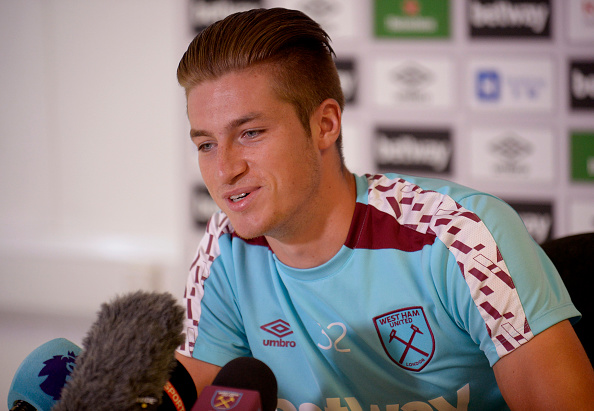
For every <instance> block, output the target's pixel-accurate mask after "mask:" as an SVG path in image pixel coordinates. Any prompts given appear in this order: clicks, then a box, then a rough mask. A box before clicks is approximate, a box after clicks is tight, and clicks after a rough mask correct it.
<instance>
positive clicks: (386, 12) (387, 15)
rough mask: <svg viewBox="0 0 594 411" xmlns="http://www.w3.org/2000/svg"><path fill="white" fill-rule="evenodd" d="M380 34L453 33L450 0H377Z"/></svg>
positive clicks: (441, 35)
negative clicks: (451, 31)
mask: <svg viewBox="0 0 594 411" xmlns="http://www.w3.org/2000/svg"><path fill="white" fill-rule="evenodd" d="M374 24H375V35H376V36H377V37H403V38H446V37H449V36H450V1H449V0H375V22H374Z"/></svg>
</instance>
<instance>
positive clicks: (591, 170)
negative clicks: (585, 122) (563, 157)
mask: <svg viewBox="0 0 594 411" xmlns="http://www.w3.org/2000/svg"><path fill="white" fill-rule="evenodd" d="M570 140H571V141H570V145H571V179H572V180H573V181H582V182H594V130H593V131H589V132H577V131H575V132H572V133H571V137H570Z"/></svg>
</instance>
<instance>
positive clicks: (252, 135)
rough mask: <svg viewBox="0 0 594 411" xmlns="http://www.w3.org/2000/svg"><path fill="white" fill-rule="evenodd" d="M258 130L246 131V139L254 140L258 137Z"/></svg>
mask: <svg viewBox="0 0 594 411" xmlns="http://www.w3.org/2000/svg"><path fill="white" fill-rule="evenodd" d="M260 132H261V131H260V130H248V131H246V132H245V133H244V135H245V136H246V137H247V138H256V137H258V136H259V135H260Z"/></svg>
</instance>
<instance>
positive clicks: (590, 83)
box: [569, 60, 594, 110]
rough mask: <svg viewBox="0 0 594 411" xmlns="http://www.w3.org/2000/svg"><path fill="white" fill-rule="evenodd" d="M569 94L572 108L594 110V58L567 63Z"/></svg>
mask: <svg viewBox="0 0 594 411" xmlns="http://www.w3.org/2000/svg"><path fill="white" fill-rule="evenodd" d="M569 94H570V104H571V108H572V109H577V110H594V60H573V61H571V62H570V63H569Z"/></svg>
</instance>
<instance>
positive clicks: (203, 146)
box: [198, 143, 213, 151]
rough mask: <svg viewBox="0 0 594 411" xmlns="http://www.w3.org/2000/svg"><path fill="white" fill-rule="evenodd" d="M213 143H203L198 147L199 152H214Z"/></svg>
mask: <svg viewBox="0 0 594 411" xmlns="http://www.w3.org/2000/svg"><path fill="white" fill-rule="evenodd" d="M212 147H213V144H212V143H202V144H199V145H198V151H210V150H212Z"/></svg>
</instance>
